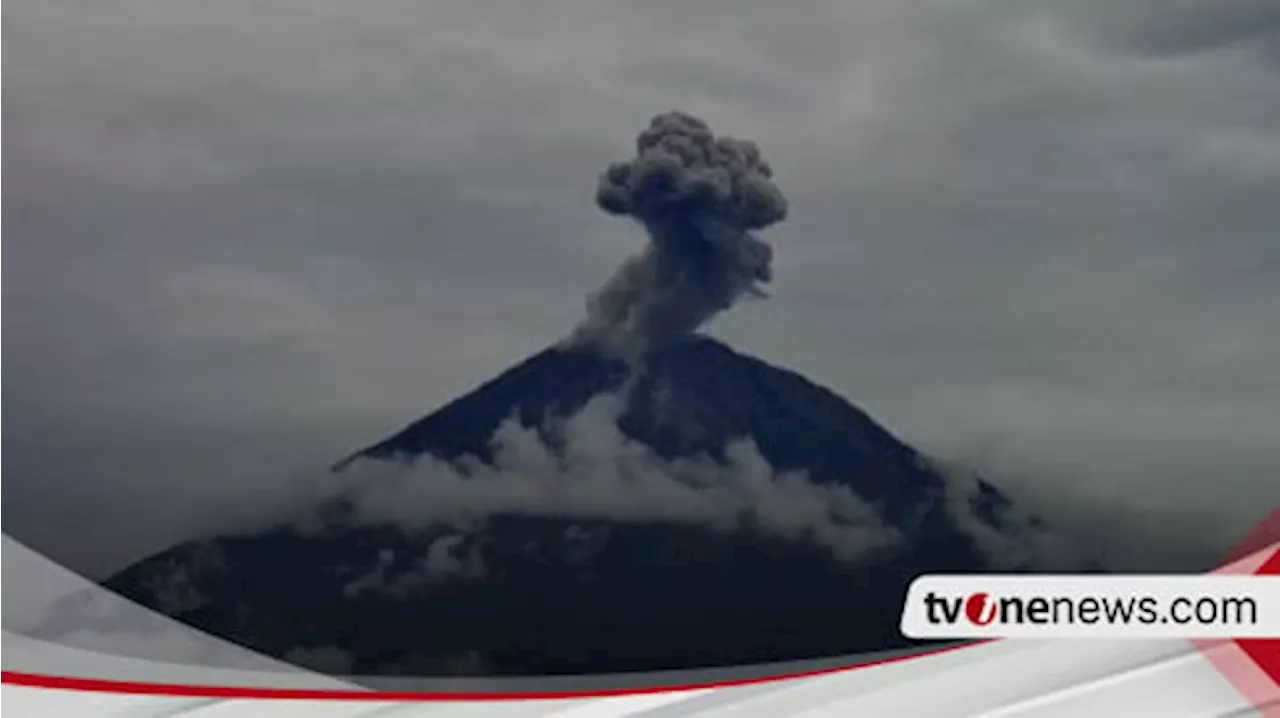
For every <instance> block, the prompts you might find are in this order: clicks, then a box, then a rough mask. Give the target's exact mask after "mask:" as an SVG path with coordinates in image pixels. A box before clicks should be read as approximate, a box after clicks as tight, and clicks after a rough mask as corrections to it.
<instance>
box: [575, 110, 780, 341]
mask: <svg viewBox="0 0 1280 718" xmlns="http://www.w3.org/2000/svg"><path fill="white" fill-rule="evenodd" d="M772 175H773V171H772V169H771V168H770V167H769V165H768V164H767V163H765V161H764V160H763V159H762V158H761V157H760V150H759V149H758V148H757V147H756V145H755V144H754V143H751V142H747V141H744V140H738V139H734V138H732V137H716V136H715V135H714V134H712V132H711V129H710V128H709V127H708V126H707V124H706V123H705V122H703V121H702V120H700V119H698V118H696V117H693V116H691V115H687V114H684V113H681V112H669V113H667V114H663V115H658V116H657V117H655V118H653V120H652V122H651V123H650V124H649V128H648V129H646V130H645V131H644V132H641V133H640V136H639V137H638V138H637V140H636V156H635V157H633V158H632V159H630V160H627V161H625V162H617V163H614V164H613V165H611V166H610V167H609V169H607V170H606V171H605V172H604V173H603V174H602V175H601V176H600V186H599V189H598V191H597V193H596V203H597V204H598V205H599V206H600V208H601V209H603V210H604V211H606V212H609V213H610V214H616V215H625V216H629V217H632V218H634V219H635V220H636V221H638V222H639V223H640V224H642V225H643V226H644V228H645V231H646V232H648V234H649V240H650V241H649V245H648V246H647V247H646V248H645V250H644V251H643V252H642V253H640V254H639V255H636V256H634V257H631V258H629V259H628V260H627V261H625V262H624V263H623V264H622V266H620V267H619V268H618V270H617V271H616V272H615V273H614V275H613V277H611V278H610V279H609V281H608V282H607V283H606V284H605V285H604V286H603V287H601V288H600V289H599V290H598V291H597V292H596V293H594V294H593V295H591V297H590V298H589V299H588V301H587V318H586V320H585V321H584V322H583V323H582V324H581V325H580V326H579V327H578V328H577V330H576V331H575V333H574V335H573V337H572V339H571V341H572V342H574V343H579V344H582V343H588V344H599V345H604V346H610V347H614V348H619V347H622V348H635V347H637V346H643V345H645V344H647V343H648V342H650V341H653V340H660V339H663V338H667V337H672V336H677V335H680V334H684V333H687V332H690V331H692V330H694V329H696V328H697V327H698V326H699V325H701V324H702V323H703V322H705V321H707V320H708V319H709V318H711V316H713V315H714V314H716V313H717V312H720V311H722V310H724V309H727V308H729V306H730V305H732V304H733V303H734V301H736V300H737V299H738V298H739V297H741V296H742V295H744V294H757V295H760V294H762V293H761V291H760V289H759V285H760V283H763V282H768V281H769V280H770V279H771V276H772V275H771V270H770V263H771V261H772V259H773V250H772V249H771V248H770V246H769V245H768V244H766V243H765V242H763V241H761V240H760V239H758V238H757V237H755V236H753V235H752V234H751V231H752V230H758V229H763V228H765V227H768V226H769V225H771V224H773V223H775V222H778V221H780V220H782V219H783V218H784V217H786V214H787V201H786V199H785V198H784V197H783V196H782V193H781V192H780V191H779V190H778V188H777V186H775V185H774V183H773V180H772Z"/></svg>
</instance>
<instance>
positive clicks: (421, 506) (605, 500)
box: [340, 394, 902, 563]
mask: <svg viewBox="0 0 1280 718" xmlns="http://www.w3.org/2000/svg"><path fill="white" fill-rule="evenodd" d="M623 401H624V397H623V395H621V394H606V395H600V396H597V397H595V398H593V399H592V400H591V401H589V402H588V403H587V404H586V405H585V406H584V407H583V408H582V410H580V411H579V412H577V413H576V414H574V415H573V416H571V417H569V418H568V419H566V420H564V421H563V423H562V424H560V425H559V426H556V427H553V430H552V431H551V432H550V433H551V434H553V435H554V436H555V438H554V439H552V440H548V439H545V438H544V436H543V435H542V434H541V433H540V432H539V431H538V429H537V428H536V427H531V426H526V425H522V424H520V423H519V422H518V421H516V420H515V419H509V420H507V421H506V422H504V423H503V424H502V425H500V426H499V428H498V429H497V431H496V432H495V433H494V436H493V438H492V440H491V446H492V449H493V457H492V459H491V460H489V461H483V460H481V459H479V458H476V457H474V456H467V457H463V458H462V459H459V460H457V461H452V462H449V461H442V460H440V459H437V458H434V457H431V456H422V457H420V458H418V459H417V460H415V461H413V462H388V461H378V460H360V461H357V462H356V463H354V464H352V465H351V466H350V467H349V468H348V469H347V470H346V471H345V472H344V476H343V478H342V480H341V481H340V485H341V490H342V491H343V492H344V493H345V494H346V496H347V497H348V498H349V499H350V500H351V501H352V504H353V506H354V508H355V516H356V519H355V520H356V521H357V522H360V523H364V524H378V525H391V526H396V527H399V528H402V529H404V530H406V531H409V532H413V531H417V530H426V529H429V528H431V527H438V526H441V525H459V526H465V525H471V524H474V523H475V522H477V521H479V520H482V519H484V518H485V517H488V516H493V515H516V516H553V517H561V518H569V519H607V520H612V521H618V522H624V523H655V522H657V523H673V524H685V525H693V526H700V527H705V528H707V529H710V530H715V531H725V532H728V531H733V530H735V529H737V528H739V527H742V526H744V525H749V526H751V527H752V528H753V529H754V530H756V531H759V532H761V533H764V534H766V535H769V536H772V537H775V538H780V539H784V540H795V541H810V542H813V543H814V544H817V545H819V546H821V547H823V548H825V549H827V550H829V551H830V552H831V554H832V555H833V556H834V557H836V558H837V559H839V560H842V561H858V560H863V559H866V558H868V557H871V556H873V555H876V554H878V553H879V552H882V551H885V550H888V549H891V548H893V547H894V546H895V545H896V544H898V543H899V542H900V541H901V540H902V536H901V535H900V534H899V532H898V531H897V530H896V529H895V528H893V527H891V526H889V525H888V524H886V523H885V522H884V521H883V520H882V518H881V517H880V516H879V515H878V513H877V511H876V509H875V507H873V506H872V505H871V504H869V503H868V502H866V501H864V500H863V499H862V498H860V497H859V496H857V494H855V493H854V492H853V491H852V490H851V489H850V488H849V487H847V486H836V485H823V484H819V483H816V482H814V481H813V480H812V479H811V478H809V476H808V475H807V474H806V473H804V472H796V471H781V472H780V471H777V470H775V469H774V468H773V467H772V466H771V465H770V464H769V462H768V461H767V460H766V459H765V458H764V457H763V456H762V455H761V453H760V450H759V448H758V447H757V446H756V445H755V443H754V442H753V441H751V440H750V439H741V440H737V441H734V442H731V443H730V444H729V445H728V447H727V449H726V451H725V460H724V461H723V462H721V461H719V460H717V459H715V458H712V457H710V456H696V457H682V458H675V459H667V458H664V457H661V456H659V455H658V454H656V453H655V452H654V451H653V450H652V449H650V448H649V447H647V446H645V445H643V444H641V443H639V442H637V441H634V440H632V439H630V438H628V437H626V436H625V435H623V433H622V432H621V430H620V429H619V428H618V424H617V417H618V415H619V413H620V411H621V409H622V407H623ZM553 444H554V445H553ZM445 548H447V547H445ZM437 563H438V562H437Z"/></svg>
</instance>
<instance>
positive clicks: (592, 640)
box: [106, 335, 1025, 676]
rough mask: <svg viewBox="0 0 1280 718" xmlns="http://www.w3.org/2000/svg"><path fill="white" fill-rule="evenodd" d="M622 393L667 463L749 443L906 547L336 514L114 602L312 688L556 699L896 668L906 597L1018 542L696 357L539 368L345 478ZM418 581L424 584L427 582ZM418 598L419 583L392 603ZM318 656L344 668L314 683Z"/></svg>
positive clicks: (814, 403) (141, 576)
mask: <svg viewBox="0 0 1280 718" xmlns="http://www.w3.org/2000/svg"><path fill="white" fill-rule="evenodd" d="M610 392H614V393H617V392H621V393H622V395H623V396H624V397H625V404H624V409H623V410H622V411H621V412H620V413H619V414H618V415H617V416H616V428H617V430H618V431H620V432H621V434H623V435H625V436H626V437H627V438H628V440H629V441H633V442H635V443H636V444H638V445H641V446H643V447H646V449H647V450H649V451H652V452H653V454H654V455H655V456H659V457H664V458H666V459H670V460H673V461H679V460H682V459H686V458H689V457H704V458H705V460H707V461H710V462H715V463H719V464H724V465H729V456H728V454H729V453H730V452H731V446H732V444H733V442H735V441H742V440H749V441H750V442H754V446H755V447H756V448H757V449H758V452H759V454H760V456H762V457H763V459H764V460H766V461H767V462H768V463H769V464H770V465H771V466H772V467H773V468H774V469H775V470H777V471H781V472H793V473H795V472H799V473H801V474H802V475H804V476H805V477H807V479H808V480H809V481H810V482H812V483H813V484H815V485H818V486H826V487H842V488H843V489H847V490H848V491H849V492H851V493H852V494H854V495H856V496H857V497H858V498H860V499H861V500H863V501H864V502H866V504H867V505H868V506H871V507H873V508H874V511H875V513H876V515H877V517H878V520H879V521H880V522H882V523H883V525H884V526H887V527H889V529H890V530H891V531H892V532H893V534H894V535H895V536H896V537H897V540H896V541H895V542H894V543H893V545H892V547H891V548H890V549H888V550H884V551H874V552H868V554H867V555H866V556H863V557H861V558H859V559H858V560H856V561H850V560H848V559H841V558H839V557H835V556H833V555H832V553H831V552H830V551H828V550H826V549H825V548H824V547H822V546H821V545H819V544H818V543H816V542H814V541H811V540H807V538H806V537H805V536H804V535H802V534H803V532H800V533H798V534H796V535H790V536H787V535H779V534H777V533H772V534H771V533H769V532H767V531H762V530H759V526H758V525H756V524H754V523H753V521H752V520H751V517H750V516H747V517H744V519H743V520H742V521H740V522H738V523H737V524H735V525H734V526H731V527H729V528H725V527H719V528H712V527H708V526H705V525H700V524H697V523H688V522H684V523H682V522H679V521H668V520H662V519H661V517H648V518H645V517H641V518H639V519H637V518H634V517H633V518H631V519H629V520H623V519H619V518H617V517H615V516H609V515H603V514H602V515H594V516H593V515H590V514H589V513H587V514H584V513H582V512H578V513H575V514H573V515H561V514H558V512H557V511H556V510H555V509H554V506H553V507H552V508H551V509H550V510H542V511H540V512H514V511H500V512H495V513H493V514H491V515H488V516H486V517H485V518H484V520H483V521H480V522H473V523H472V524H469V525H467V526H466V527H463V528H459V527H458V526H445V525H441V526H431V525H423V526H421V527H418V529H417V530H415V531H405V530H402V528H397V527H392V526H388V525H373V524H369V523H367V522H361V521H359V520H356V519H355V518H354V517H353V512H354V509H353V504H352V502H351V501H350V500H348V499H347V498H342V497H340V498H337V499H333V500H330V501H328V502H327V503H325V504H324V505H322V506H319V507H317V508H316V511H315V514H316V516H317V517H318V518H317V520H316V521H315V522H313V523H312V524H310V525H309V526H307V527H306V528H305V529H304V528H300V527H298V526H296V525H293V524H290V525H281V526H278V527H275V528H272V529H270V530H267V531H263V532H260V533H257V534H254V535H236V536H224V537H218V538H213V539H208V540H201V541H193V542H190V543H187V544H183V545H179V546H176V547H174V548H172V549H170V550H167V551H165V552H162V553H160V554H158V555H156V556H153V557H151V558H148V559H145V560H143V561H141V562H139V563H137V564H135V565H133V566H131V567H129V568H128V569H126V570H124V571H123V572H121V573H119V574H117V575H116V576H114V577H113V578H111V579H110V580H109V581H108V582H107V583H106V585H107V586H108V587H109V588H111V589H113V590H115V591H116V592H118V593H120V594H123V595H125V596H127V597H129V598H131V599H133V600H135V601H138V602H140V603H142V604H144V605H147V606H149V607H152V608H154V609H155V610H158V611H161V612H163V613H166V614H168V615H171V616H173V617H175V618H177V619H179V620H181V621H183V622H185V623H187V624H189V625H192V626H195V627H197V628H200V629H203V630H205V631H208V632H210V633H212V634H215V635H217V636H221V637H223V638H227V639H230V640H232V641H235V642H237V643H240V644H242V645H245V646H248V647H251V648H253V649H256V650H258V651H261V652H263V653H266V654H268V655H272V656H276V657H280V658H284V659H285V660H292V661H295V662H298V663H300V664H303V665H311V666H312V667H321V668H325V669H328V670H335V671H345V672H351V673H354V674H379V675H409V674H412V675H419V676H421V675H425V674H450V675H462V674H467V675H550V674H581V673H602V672H612V671H636V670H660V669H672V668H690V667H705V666H723V665H740V664H747V663H756V662H767V661H781V660H788V659H799V658H813V657H827V656H835V655H843V654H850V653H857V652H864V651H873V650H881V649H889V648H900V647H905V646H907V645H909V642H908V641H907V640H906V639H904V638H903V637H902V636H901V634H900V633H899V632H898V628H897V624H898V618H899V614H900V611H901V608H902V601H903V597H904V595H905V591H906V588H907V585H908V584H909V583H910V581H911V580H912V579H913V578H914V577H916V576H918V575H919V574H921V573H926V572H942V571H946V572H967V571H988V570H992V568H993V562H996V561H998V559H1000V558H1001V557H993V556H991V555H990V552H989V550H988V551H987V552H984V551H983V550H980V545H979V542H978V541H977V539H976V538H975V532H974V528H973V525H974V523H975V522H976V523H977V524H980V525H981V528H982V530H984V531H993V532H1000V531H1004V530H1005V529H1002V528H1001V521H1000V520H999V516H1000V515H1001V512H1002V511H1003V510H1004V509H1005V508H1006V507H1007V501H1005V499H1004V498H1003V497H1002V496H1001V495H1000V494H999V493H998V492H997V491H996V490H995V489H993V488H992V487H991V486H989V485H987V484H985V483H982V482H978V484H977V485H976V490H975V491H970V492H968V493H966V494H965V496H964V497H963V498H962V499H961V500H960V501H957V500H956V498H955V493H954V491H953V490H952V488H953V487H952V482H951V480H950V479H949V478H948V477H947V476H945V475H944V473H942V472H940V471H939V470H937V469H936V468H935V467H934V465H933V464H932V462H930V461H929V460H928V459H927V458H926V457H924V456H923V455H921V454H920V453H919V452H917V451H916V450H914V449H912V448H911V447H910V446H908V445H906V444H904V443H903V442H902V441H900V440H898V439H897V438H895V437H894V436H893V435H892V434H890V433H889V432H888V431H886V430H885V429H884V428H882V427H881V426H879V425H878V424H877V423H876V422H875V421H873V420H872V419H871V418H870V417H868V416H867V415H866V414H865V413H863V412H862V411H860V410H859V409H857V408H856V407H854V406H853V405H852V404H850V403H849V402H848V401H846V400H844V399H842V398H841V397H840V396H838V395H836V394H835V393H833V392H831V391H829V390H827V389H824V388H822V387H820V386H817V385H816V384H814V383H812V382H810V381H808V380H807V379H805V378H803V377H801V376H799V375H797V374H795V373H793V372H790V371H787V370H785V369H781V368H778V367H775V366H772V365H770V364H767V363H765V362H763V361H760V360H758V359H755V358H752V357H749V356H745V355H743V354H740V353H738V352H736V351H734V350H732V349H730V348H729V347H727V346H725V345H724V344H722V343H719V342H717V341H715V340H713V339H710V338H707V337H705V336H700V335H690V336H688V337H685V338H684V339H682V340H680V341H674V342H669V343H665V344H663V345H662V346H660V347H657V348H654V349H653V350H651V351H650V352H649V353H648V354H647V355H645V356H644V357H643V358H642V359H641V360H639V361H635V360H632V361H630V362H628V361H623V360H621V359H616V358H613V357H611V356H610V355H608V354H604V353H601V352H598V351H594V350H591V349H588V348H566V347H554V348H550V349H547V350H545V351H543V352H540V353H538V354H536V355H534V356H532V357H530V358H528V359H527V360H525V361H523V362H521V363H519V364H518V365H516V366H515V367H513V368H512V369H510V370H508V371H506V372H504V373H503V374H501V375H500V376H498V377H497V378H495V379H493V380H492V381H489V382H488V383H486V384H484V385H483V386H481V387H479V388H478V389H476V390H474V391H472V392H470V393H468V394H467V395H465V396H463V397H461V398H459V399H457V400H455V401H453V402H452V403H450V404H448V405H447V406H444V407H443V408H441V409H439V410H438V411H435V412H434V413H432V414H430V415H429V416H427V417H425V418H423V419H421V420H419V421H417V422H415V423H413V424H410V425H409V426H407V427H406V428H404V429H403V430H402V431H400V432H398V433H396V434H394V435H392V436H390V437H389V438H387V439H386V440H384V441H381V442H379V443H376V444H374V445H372V446H370V447H368V448H366V449H363V450H361V451H358V452H356V453H354V454H352V455H350V456H348V457H347V458H345V459H343V460H342V461H340V462H339V463H338V464H337V465H335V466H334V467H333V470H334V471H336V472H350V471H352V470H353V469H352V467H353V466H355V465H367V464H388V465H402V464H411V463H413V462H415V461H419V460H422V459H424V458H425V457H431V458H432V459H433V460H435V461H439V462H460V461H472V462H476V461H478V462H482V463H483V462H491V461H493V460H494V456H493V454H494V443H493V441H492V437H493V436H494V434H495V432H496V431H498V430H499V428H500V426H501V425H502V424H503V422H506V421H511V420H513V419H514V420H516V421H517V422H518V423H519V424H520V425H523V426H528V427H536V428H537V430H538V431H539V433H540V435H541V436H543V437H544V438H545V441H546V442H547V445H548V446H551V447H553V450H554V448H555V447H556V446H557V443H556V442H557V433H556V431H555V430H554V428H555V427H556V426H558V425H560V424H561V423H562V422H563V421H564V420H565V419H567V418H569V417H572V416H574V415H575V413H577V412H579V411H580V410H581V409H582V408H583V407H584V406H585V405H587V403H588V402H589V401H591V400H592V399H593V398H594V397H599V396H602V395H606V394H609V393H610ZM370 480H375V479H370ZM420 480H422V481H429V480H430V479H429V477H423V478H421V479H420ZM471 480H472V481H484V480H486V477H485V476H476V477H475V478H473V479H471ZM962 515H963V516H962ZM1010 539H1011V540H1016V538H1014V537H1010ZM423 566H434V567H435V569H434V572H433V573H430V575H429V576H427V577H426V578H425V579H423V574H422V572H421V570H422V567H423ZM1001 568H1002V569H1006V570H1007V568H1008V566H1007V565H1005V564H1001ZM1023 568H1025V567H1023ZM415 571H416V572H417V573H414V572H415ZM371 576H372V577H374V578H376V579H377V580H376V581H373V580H371V579H370V577H371ZM407 576H417V578H418V580H412V581H410V580H397V577H402V578H403V577H407ZM374 583H376V584H377V585H378V586H380V587H381V589H380V590H373V589H370V586H372V585H373V584H374ZM321 649H323V652H327V655H329V656H334V655H337V656H340V657H341V660H340V661H338V663H337V664H336V665H335V664H334V663H333V662H332V661H330V662H328V663H325V664H324V665H323V666H320V665H317V664H315V661H314V660H313V657H314V656H315V655H318V654H319V653H321V652H322V651H321Z"/></svg>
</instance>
